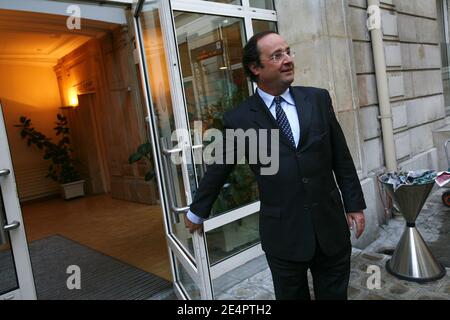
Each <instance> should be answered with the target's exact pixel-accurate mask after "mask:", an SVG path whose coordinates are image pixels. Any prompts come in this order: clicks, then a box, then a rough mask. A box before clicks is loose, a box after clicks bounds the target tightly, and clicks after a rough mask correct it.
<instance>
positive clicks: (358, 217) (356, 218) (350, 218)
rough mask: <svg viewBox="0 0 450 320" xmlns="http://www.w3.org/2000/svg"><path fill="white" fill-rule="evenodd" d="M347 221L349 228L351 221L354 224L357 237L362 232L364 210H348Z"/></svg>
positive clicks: (351, 227)
mask: <svg viewBox="0 0 450 320" xmlns="http://www.w3.org/2000/svg"><path fill="white" fill-rule="evenodd" d="M347 222H348V227H349V228H350V229H353V223H354V224H355V225H356V234H355V236H356V239H358V238H359V237H360V236H361V234H362V233H363V232H364V228H365V219H364V212H362V211H359V212H349V213H347Z"/></svg>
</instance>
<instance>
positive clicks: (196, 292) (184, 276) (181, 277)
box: [174, 255, 201, 300]
mask: <svg viewBox="0 0 450 320" xmlns="http://www.w3.org/2000/svg"><path fill="white" fill-rule="evenodd" d="M174 259H175V268H176V275H177V280H178V283H179V284H180V285H181V286H182V287H183V289H184V292H185V293H186V294H187V295H188V296H189V299H190V300H200V299H201V295H200V288H199V287H198V286H197V284H196V283H195V281H194V280H193V279H192V278H191V276H190V275H189V273H187V271H186V270H185V269H184V267H183V265H182V264H181V263H180V261H179V260H178V259H177V257H176V256H175V255H174Z"/></svg>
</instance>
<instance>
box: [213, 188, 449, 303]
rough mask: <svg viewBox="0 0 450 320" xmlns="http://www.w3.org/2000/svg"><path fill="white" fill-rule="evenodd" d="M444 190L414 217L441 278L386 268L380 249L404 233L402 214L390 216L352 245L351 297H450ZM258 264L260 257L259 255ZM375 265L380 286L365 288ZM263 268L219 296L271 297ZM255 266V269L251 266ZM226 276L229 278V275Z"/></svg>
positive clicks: (390, 246)
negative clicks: (410, 277) (368, 238)
mask: <svg viewBox="0 0 450 320" xmlns="http://www.w3.org/2000/svg"><path fill="white" fill-rule="evenodd" d="M442 192H443V190H440V189H438V190H435V191H433V193H432V194H431V195H430V197H429V198H428V200H427V203H426V204H425V206H424V208H423V210H422V212H421V213H420V215H419V217H418V219H417V229H418V230H419V232H420V233H421V234H422V236H423V238H424V240H425V241H426V242H427V244H428V246H429V248H430V249H431V251H432V252H433V254H434V255H435V257H436V258H437V259H438V260H439V261H440V262H441V263H442V264H443V265H444V266H445V267H447V268H446V270H447V274H446V276H445V277H444V278H442V279H440V280H437V281H432V282H428V283H424V284H419V283H415V282H411V281H405V280H400V279H397V278H396V277H394V276H392V275H391V274H389V273H388V272H387V271H386V268H385V264H386V261H388V260H389V259H390V256H389V255H386V254H381V253H380V252H381V251H383V250H386V249H388V250H389V249H395V246H396V244H397V242H398V240H399V239H400V236H401V235H402V233H403V230H404V225H405V222H404V220H403V219H402V218H397V219H391V220H390V221H389V223H388V224H387V225H384V226H382V227H381V232H380V237H379V238H378V239H377V240H376V241H375V242H373V243H372V244H371V245H369V246H368V247H367V248H366V249H364V250H363V251H361V250H358V249H353V252H352V259H351V274H350V284H349V290H348V295H349V299H350V300H450V208H446V207H445V206H444V205H443V204H442V201H441V194H442ZM258 259H259V261H258V262H257V265H258V266H261V265H262V263H266V262H265V261H263V262H261V259H264V257H260V258H258ZM370 266H378V267H379V270H380V271H381V277H380V279H381V283H380V289H372V290H370V289H369V288H368V285H367V284H368V282H369V284H371V283H373V281H371V280H372V279H373V277H371V276H372V273H371V272H370V271H369V272H368V268H369V267H370ZM252 267H254V266H252V263H249V264H248V265H247V266H244V269H243V270H242V272H240V274H242V275H245V270H246V269H247V272H248V270H251V269H252ZM261 269H262V271H261V272H259V273H257V274H255V275H252V276H250V277H247V278H245V279H244V280H242V281H239V283H237V284H236V285H233V286H232V287H229V288H226V289H225V291H224V292H222V293H221V294H219V295H218V296H217V298H218V299H221V300H228V299H229V300H240V299H242V300H244V299H245V300H270V299H274V291H273V285H272V277H271V274H270V271H269V269H268V268H267V267H266V266H265V265H264V266H263V267H262V268H261ZM253 270H254V269H253ZM228 280H229V279H228ZM309 280H310V288H311V296H312V297H313V296H314V294H313V291H312V287H311V284H312V281H311V275H309ZM228 282H229V281H228Z"/></svg>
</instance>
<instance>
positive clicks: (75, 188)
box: [61, 180, 85, 200]
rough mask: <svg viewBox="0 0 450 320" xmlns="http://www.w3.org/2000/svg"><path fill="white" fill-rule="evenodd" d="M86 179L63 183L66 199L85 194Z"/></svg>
mask: <svg viewBox="0 0 450 320" xmlns="http://www.w3.org/2000/svg"><path fill="white" fill-rule="evenodd" d="M84 182H85V181H84V180H79V181H75V182H70V183H65V184H61V191H62V196H63V198H64V199H65V200H69V199H73V198H78V197H83V196H84Z"/></svg>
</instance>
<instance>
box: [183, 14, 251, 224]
mask: <svg viewBox="0 0 450 320" xmlns="http://www.w3.org/2000/svg"><path fill="white" fill-rule="evenodd" d="M174 17H175V26H176V36H177V43H178V51H179V55H180V62H181V70H182V77H183V85H184V91H185V97H186V105H187V112H188V118H189V125H190V128H191V129H193V128H195V127H196V125H195V123H196V122H197V121H198V122H200V123H201V130H202V132H203V133H204V132H205V131H206V130H207V129H212V128H215V129H219V130H221V129H223V124H222V117H223V114H224V112H226V111H227V110H230V109H231V108H233V107H235V106H236V105H237V104H238V103H239V102H241V101H242V100H244V99H245V98H247V97H248V96H249V94H250V93H251V92H252V91H251V90H252V89H251V86H250V85H249V83H248V81H247V78H246V76H245V72H244V69H243V66H242V51H243V45H244V40H245V35H244V22H243V20H242V19H239V18H232V17H223V16H215V15H205V14H196V13H189V12H174ZM191 132H192V135H194V130H191ZM193 144H194V145H198V144H199V137H197V136H196V137H193ZM203 144H204V147H206V146H207V144H208V142H206V141H203ZM197 151H200V152H201V149H200V150H198V149H197ZM196 158H197V159H198V157H196ZM196 169H197V174H198V179H199V180H200V179H201V178H202V173H203V172H204V170H205V167H204V166H199V165H197V168H196ZM257 199H258V191H257V186H256V183H255V179H254V176H253V173H252V172H251V171H250V168H249V167H248V165H238V166H237V167H236V169H235V170H234V172H232V173H231V175H230V176H229V178H228V180H227V183H226V184H225V185H224V187H223V189H222V192H221V193H220V195H219V197H218V199H217V201H216V202H215V204H214V206H213V209H212V212H211V214H212V216H216V215H219V214H222V213H225V212H227V211H230V210H232V209H236V208H239V207H242V206H244V205H247V204H249V203H251V202H254V201H256V200H257ZM194 213H195V212H194Z"/></svg>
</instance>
